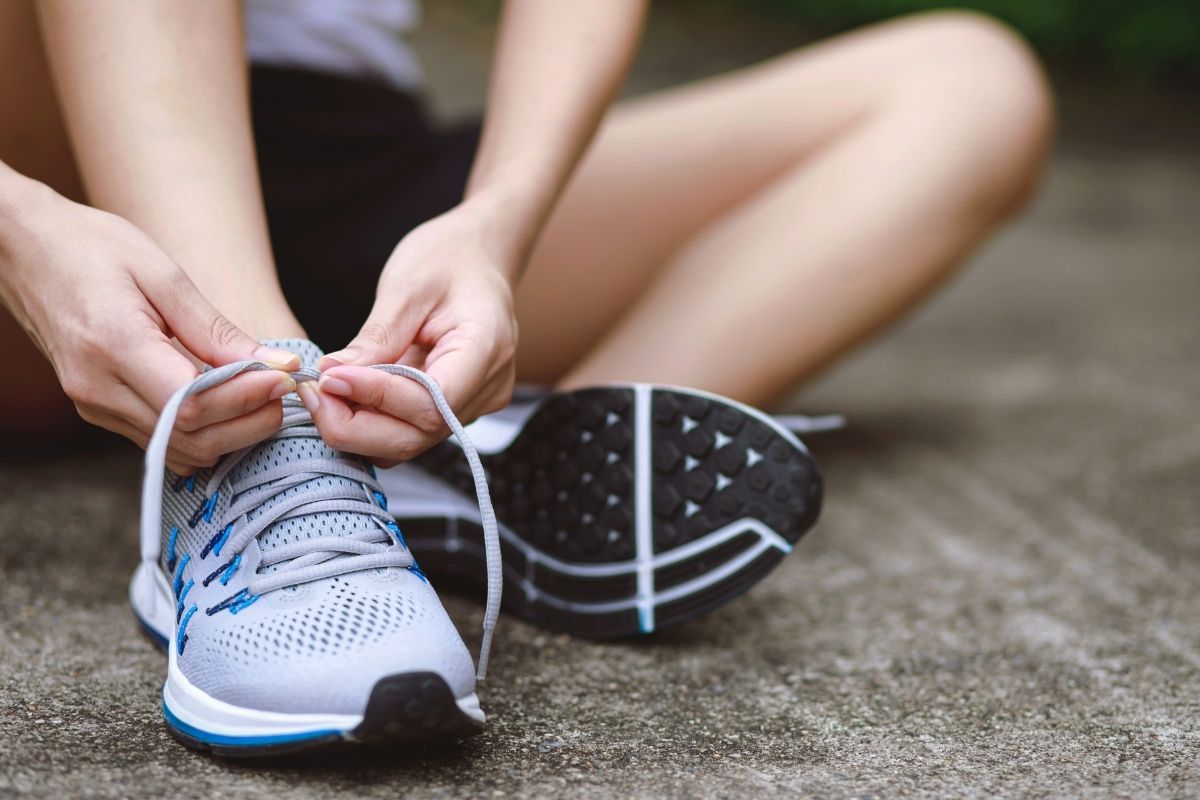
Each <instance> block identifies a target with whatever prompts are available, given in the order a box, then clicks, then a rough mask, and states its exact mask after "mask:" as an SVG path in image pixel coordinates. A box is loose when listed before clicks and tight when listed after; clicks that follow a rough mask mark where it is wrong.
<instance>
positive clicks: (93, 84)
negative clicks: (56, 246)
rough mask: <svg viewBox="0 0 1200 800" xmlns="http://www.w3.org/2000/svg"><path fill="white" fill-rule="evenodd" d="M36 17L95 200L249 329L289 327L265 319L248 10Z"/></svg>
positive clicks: (128, 7)
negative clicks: (246, 45)
mask: <svg viewBox="0 0 1200 800" xmlns="http://www.w3.org/2000/svg"><path fill="white" fill-rule="evenodd" d="M39 12H40V16H41V22H42V30H43V34H44V36H45V38H46V50H47V54H48V57H49V59H50V62H51V66H52V69H53V72H54V78H55V83H56V86H57V88H58V94H59V98H60V102H61V104H62V106H63V111H64V115H65V118H66V121H67V125H68V128H69V130H70V133H71V139H72V145H73V147H74V150H75V156H76V159H77V161H78V163H79V167H80V171H81V173H82V176H83V180H84V184H85V187H86V189H87V193H88V196H89V199H90V202H91V203H92V204H94V205H96V206H98V207H100V208H104V209H106V210H109V211H112V212H114V213H117V214H119V215H121V216H123V217H125V218H126V219H128V220H130V221H131V222H133V223H134V224H136V225H138V226H139V227H140V228H141V229H142V230H144V231H146V232H147V233H148V234H149V235H150V236H151V237H152V238H153V239H154V240H155V241H156V242H158V244H159V245H160V246H161V247H163V249H164V250H166V251H167V253H168V254H170V255H171V256H172V257H173V258H174V259H175V260H176V261H177V262H179V264H180V265H181V266H182V267H183V268H184V269H185V271H187V273H188V274H189V275H190V276H191V278H192V279H193V281H194V282H195V283H196V284H197V286H198V287H199V288H200V290H201V292H202V293H203V294H204V295H205V296H206V297H208V298H210V299H211V300H212V301H213V302H214V303H216V304H217V305H218V307H220V308H221V309H222V310H223V311H225V313H226V314H227V315H230V316H231V317H233V318H234V321H235V322H237V323H238V324H240V325H243V326H245V327H247V328H248V329H252V330H251V332H252V333H258V334H260V335H261V333H263V332H264V331H254V330H253V329H254V328H255V327H260V328H263V327H272V328H275V329H278V328H279V326H280V325H284V324H287V322H288V321H287V320H272V321H270V322H269V323H267V322H265V321H264V320H262V319H261V315H262V314H263V312H264V309H267V310H275V311H274V313H275V316H280V315H281V314H280V312H279V311H278V310H277V309H278V306H279V303H280V299H281V295H280V293H279V289H278V281H277V279H276V277H275V274H274V264H273V261H272V258H271V250H270V245H269V240H268V237H267V229H266V221H265V216H264V213H263V209H262V202H261V193H260V189H259V185H258V171H257V167H256V163H255V158H254V148H253V140H252V137H251V129H250V121H249V97H248V85H247V84H248V80H247V72H246V64H245V56H244V54H243V37H242V22H241V13H240V7H239V5H238V4H237V3H234V2H208V1H206V2H190V0H184V1H182V2H181V1H179V0H161V1H159V2H148V3H142V2H138V3H129V2H124V0H116V1H115V2H113V1H111V0H86V2H80V1H78V0H42V2H41V3H40V5H39ZM285 308H286V307H285ZM283 316H289V315H287V314H283ZM291 324H292V325H294V321H293V322H292V323H291Z"/></svg>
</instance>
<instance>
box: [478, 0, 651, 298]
mask: <svg viewBox="0 0 1200 800" xmlns="http://www.w3.org/2000/svg"><path fill="white" fill-rule="evenodd" d="M645 5H646V4H645V2H644V1H643V0H579V1H578V2H572V3H563V2H559V1H558V0H509V1H508V2H507V3H506V4H505V10H504V17H503V20H502V22H501V26H500V35H499V42H498V44H497V51H496V59H495V66H494V69H493V73H492V82H491V88H490V93H489V97H488V111H487V118H486V123H485V127H484V133H483V139H482V142H481V143H480V147H479V152H478V154H477V156H476V160H475V164H474V167H473V169H472V172H471V178H470V181H469V183H468V186H467V192H466V202H467V204H468V205H475V206H484V207H486V209H487V216H488V218H489V219H490V220H491V230H490V231H489V234H490V236H491V237H492V239H493V241H494V243H495V245H496V247H497V248H498V249H499V251H500V252H501V253H502V257H503V261H504V264H505V268H506V269H507V270H508V277H509V278H510V279H512V280H515V279H516V277H517V275H516V274H515V272H516V271H517V270H519V269H520V268H521V267H522V265H523V264H524V262H525V260H526V258H527V257H528V254H529V251H530V250H531V249H532V248H533V245H534V243H535V241H536V239H537V236H538V235H539V234H540V233H541V229H542V227H543V226H544V224H545V222H546V218H547V217H548V216H549V214H550V211H551V209H552V208H553V206H554V202H555V201H556V200H557V198H558V196H559V194H560V193H561V192H562V189H563V187H564V185H565V184H566V182H567V180H568V178H569V177H570V174H571V172H572V170H573V169H574V168H575V166H576V164H577V163H578V162H579V159H580V157H581V156H582V154H583V152H584V150H585V149H586V147H587V144H588V142H589V141H590V139H591V137H592V135H593V134H594V133H595V131H596V128H597V126H598V125H599V123H600V120H601V119H602V117H603V115H604V112H605V110H606V109H607V107H608V105H609V104H610V103H611V102H612V100H613V98H614V97H615V96H616V93H617V91H618V89H619V87H620V84H621V81H622V79H623V78H624V75H625V72H626V70H627V69H628V66H629V63H630V61H631V60H632V58H633V54H634V52H635V49H636V44H637V40H638V34H639V32H640V28H641V24H642V19H643V16H644V13H645Z"/></svg>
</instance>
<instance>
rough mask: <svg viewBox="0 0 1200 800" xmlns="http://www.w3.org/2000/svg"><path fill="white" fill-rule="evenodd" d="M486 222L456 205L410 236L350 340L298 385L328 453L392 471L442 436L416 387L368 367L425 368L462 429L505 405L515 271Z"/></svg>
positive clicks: (442, 427)
mask: <svg viewBox="0 0 1200 800" xmlns="http://www.w3.org/2000/svg"><path fill="white" fill-rule="evenodd" d="M487 222H488V219H487V218H486V217H485V216H484V215H483V214H481V213H480V212H478V211H476V210H474V209H472V208H470V207H468V206H467V205H465V204H464V205H461V206H458V207H457V208H455V209H453V210H451V211H449V212H447V213H445V214H443V215H442V216H440V217H436V218H434V219H432V220H430V221H429V222H426V223H425V224H423V225H421V226H420V227H418V228H415V229H414V230H413V231H412V232H411V233H409V234H408V235H407V236H406V237H404V239H403V241H401V242H400V244H399V245H397V246H396V249H395V250H394V251H392V255H391V257H390V258H389V259H388V262H387V265H386V266H385V267H384V270H383V274H382V275H381V276H380V278H379V288H378V291H377V294H376V299H375V305H374V307H373V308H372V309H371V313H370V315H369V316H368V318H367V321H366V323H365V324H364V325H363V327H362V330H361V331H360V332H359V334H358V336H356V337H355V338H354V340H353V341H352V342H350V344H349V345H347V346H346V348H345V349H343V350H340V351H338V352H335V353H330V354H329V355H327V356H325V357H324V358H323V359H322V360H321V361H320V363H319V364H318V367H319V368H320V369H321V370H322V371H323V372H324V375H323V376H322V378H321V381H320V383H319V385H318V387H317V388H315V389H314V388H313V386H312V385H311V384H305V383H301V384H300V390H301V391H300V395H301V398H302V399H303V400H304V403H305V405H306V406H307V407H308V409H309V411H310V412H311V413H312V415H313V420H314V421H315V422H316V425H317V429H318V430H319V431H320V432H321V436H322V438H324V439H325V441H326V442H328V443H329V445H330V446H331V447H335V448H337V449H339V450H345V451H347V452H351V453H358V454H360V455H364V456H367V457H369V458H371V459H372V460H373V461H374V463H376V464H377V465H379V466H391V465H393V464H395V463H397V462H400V461H405V460H407V459H410V458H412V457H414V456H416V455H418V454H419V453H421V452H423V451H424V450H426V449H428V448H429V447H431V446H433V445H434V444H437V443H438V442H439V441H441V440H442V439H444V438H445V437H446V436H447V435H448V433H449V429H448V428H447V427H446V424H445V422H444V421H443V420H442V417H441V414H439V413H438V411H437V408H436V407H435V406H434V403H433V400H432V398H430V397H429V394H428V393H427V392H426V391H425V389H424V388H423V387H422V386H421V385H420V384H418V383H416V382H415V381H412V380H409V379H408V378H404V377H401V376H397V375H389V374H387V373H385V372H382V371H380V370H374V369H369V368H368V367H369V366H370V365H371V364H392V363H403V364H408V365H410V366H414V367H417V368H419V369H422V370H424V371H425V372H427V373H428V374H429V375H430V376H431V377H432V378H433V379H434V380H436V381H437V382H438V384H439V385H440V386H441V387H442V392H443V393H444V394H445V395H446V400H447V402H448V403H449V404H450V407H451V408H452V409H454V412H455V414H457V415H458V418H459V419H460V420H461V421H462V423H463V424H464V425H466V424H468V423H469V422H471V421H472V420H474V419H476V418H477V417H479V416H481V415H483V414H487V413H490V412H492V411H496V410H498V409H500V408H503V407H504V406H506V405H507V404H508V403H509V401H510V400H511V398H512V389H513V382H514V380H515V374H516V373H515V366H514V357H515V355H516V345H517V323H516V317H515V315H514V311H513V297H512V287H511V286H510V285H509V281H508V278H507V277H506V275H508V274H514V273H515V270H513V269H512V268H511V267H512V265H511V264H507V263H505V257H504V256H503V255H502V248H500V247H497V246H493V245H492V243H491V242H490V241H489V237H488V236H487V230H488V225H487Z"/></svg>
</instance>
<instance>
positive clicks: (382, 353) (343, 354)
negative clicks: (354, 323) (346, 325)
mask: <svg viewBox="0 0 1200 800" xmlns="http://www.w3.org/2000/svg"><path fill="white" fill-rule="evenodd" d="M420 325H421V319H420V318H419V316H418V315H416V314H414V313H412V311H411V310H410V309H407V308H403V307H400V306H399V305H398V304H395V303H393V302H392V301H390V300H386V299H384V298H379V299H376V301H375V307H374V308H372V309H371V314H370V316H368V317H367V321H366V322H364V323H363V326H362V328H361V329H360V330H359V332H358V335H357V336H355V337H354V338H353V339H352V340H351V341H350V344H348V345H346V346H345V347H343V348H342V349H341V350H338V351H336V352H333V353H329V354H327V355H325V356H324V357H323V358H321V360H320V361H319V362H317V367H318V368H319V369H330V368H331V367H337V366H341V365H347V366H364V367H365V366H370V365H371V364H394V363H395V362H397V361H399V360H400V357H401V356H403V355H404V354H405V353H406V352H407V351H408V349H409V348H410V347H411V346H412V343H413V339H414V338H415V337H416V335H417V331H418V330H419V329H420Z"/></svg>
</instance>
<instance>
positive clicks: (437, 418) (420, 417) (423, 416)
mask: <svg viewBox="0 0 1200 800" xmlns="http://www.w3.org/2000/svg"><path fill="white" fill-rule="evenodd" d="M410 422H412V424H413V425H415V426H416V427H417V428H420V429H421V430H423V431H425V432H426V433H436V432H438V431H440V430H442V429H443V428H445V427H446V421H445V420H444V419H442V414H441V412H439V411H438V410H437V409H436V408H430V407H428V406H422V407H421V408H419V409H417V410H416V411H415V412H414V413H413V418H412V419H411V420H410Z"/></svg>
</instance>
